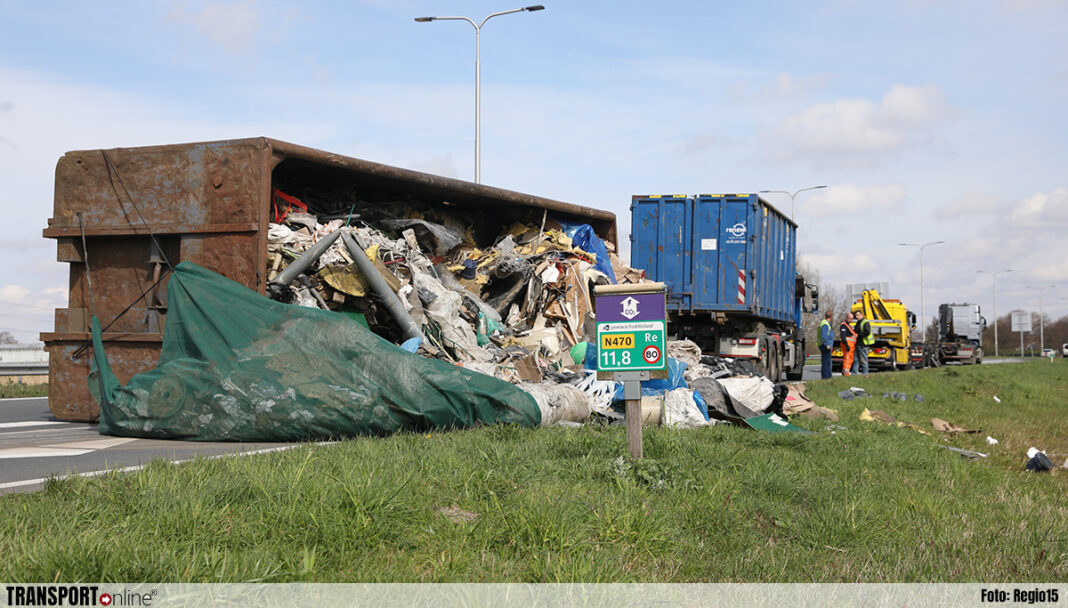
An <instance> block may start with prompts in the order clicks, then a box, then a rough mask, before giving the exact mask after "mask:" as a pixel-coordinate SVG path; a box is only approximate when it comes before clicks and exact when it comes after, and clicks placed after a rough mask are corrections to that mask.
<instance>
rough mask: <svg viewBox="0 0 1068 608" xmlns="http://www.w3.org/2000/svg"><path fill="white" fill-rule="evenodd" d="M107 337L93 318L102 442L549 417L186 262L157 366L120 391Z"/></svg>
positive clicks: (457, 370) (501, 388)
mask: <svg viewBox="0 0 1068 608" xmlns="http://www.w3.org/2000/svg"><path fill="white" fill-rule="evenodd" d="M100 333H101V332H100V323H99V321H98V320H97V319H96V317H93V320H92V336H93V350H94V352H93V362H92V368H93V369H92V372H91V374H90V379H89V385H90V389H91V390H92V391H93V395H94V397H96V399H97V401H98V402H99V403H100V432H101V433H103V434H106V435H120V436H126V437H154V438H174V439H192V440H200V441H294V440H309V439H324V438H332V437H349V436H354V435H383V434H388V433H394V432H397V431H401V430H426V429H431V428H455V427H470V426H474V425H476V424H480V423H484V424H494V423H517V424H521V425H524V426H537V425H538V423H539V422H540V420H541V414H540V412H539V410H538V406H537V404H536V403H535V402H534V400H533V398H531V397H530V396H529V395H528V394H526V393H525V392H523V391H521V390H519V389H517V388H516V387H514V386H513V385H511V384H508V383H507V382H502V381H500V380H497V379H496V378H493V377H490V376H487V375H484V374H479V373H477V372H472V371H470V370H466V369H463V368H461V367H457V366H455V365H452V364H450V363H447V362H444V361H438V360H436V359H427V358H424V357H421V356H418V355H413V354H411V353H408V352H405V351H403V350H401V349H400V348H399V347H397V346H394V345H393V344H390V343H389V342H387V341H385V340H383V339H382V338H380V337H378V336H377V335H375V334H374V333H372V332H371V331H370V330H368V329H367V328H366V327H363V326H362V325H360V324H359V323H357V322H356V321H354V320H352V319H350V318H349V317H347V316H345V315H342V314H338V313H334V312H330V311H325V310H318V309H311V308H302V307H298V306H292V305H289V304H283V303H281V302H276V301H273V300H271V299H269V298H266V297H263V296H261V295H259V294H257V293H255V292H253V291H251V290H249V289H248V288H246V287H244V286H242V285H240V284H238V283H236V282H234V281H231V280H230V279H227V278H226V277H223V276H221V275H218V274H215V273H213V272H211V271H208V270H205V269H203V268H201V267H199V266H197V265H195V264H191V263H189V262H183V263H181V264H179V265H178V266H176V267H175V269H174V273H173V274H172V275H171V277H170V282H169V285H168V288H167V324H166V327H165V330H164V335H163V351H162V353H161V355H160V359H159V365H158V367H157V368H156V369H153V370H151V371H147V372H144V373H141V374H138V375H136V376H134V377H133V378H132V379H131V380H130V382H129V384H127V385H126V386H120V384H119V382H118V380H117V379H116V378H115V375H114V374H113V373H112V371H111V368H110V366H109V365H108V362H107V357H106V356H105V353H104V348H103V344H102V341H101V335H100Z"/></svg>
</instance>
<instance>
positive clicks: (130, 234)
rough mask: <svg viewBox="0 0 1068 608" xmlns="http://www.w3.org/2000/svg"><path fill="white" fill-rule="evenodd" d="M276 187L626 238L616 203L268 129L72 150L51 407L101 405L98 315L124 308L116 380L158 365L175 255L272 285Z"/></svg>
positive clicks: (258, 286)
mask: <svg viewBox="0 0 1068 608" xmlns="http://www.w3.org/2000/svg"><path fill="white" fill-rule="evenodd" d="M275 187H285V188H287V189H290V190H292V189H294V188H295V189H302V188H304V187H309V188H315V189H316V190H317V191H319V192H330V191H335V192H337V193H338V194H339V196H340V195H341V193H351V192H358V193H359V197H360V199H361V200H364V201H402V200H419V201H421V202H424V203H430V204H434V205H446V206H454V207H456V208H459V209H468V210H472V209H481V210H483V211H486V210H490V209H492V211H493V212H492V213H489V214H486V215H487V216H488V217H497V218H500V220H501V221H502V222H504V221H510V220H511V219H512V218H514V217H515V216H516V214H517V212H523V211H532V210H533V211H537V210H547V211H548V212H550V213H552V215H553V217H556V218H561V219H569V220H572V221H576V220H578V221H583V222H585V223H588V224H590V225H591V226H593V228H594V230H595V231H596V232H597V233H598V235H600V236H601V237H602V238H604V239H606V240H609V241H612V242H613V243H615V242H616V240H617V235H616V217H615V214H613V213H610V212H607V211H602V210H597V209H592V208H589V207H583V206H579V205H574V204H570V203H565V202H561V201H556V200H552V199H547V198H542V197H538V196H533V195H530V194H523V193H520V192H513V191H510V190H503V189H500V188H493V187H490V186H484V185H480V184H474V183H471V182H465V181H461V180H456V179H450V178H446V177H441V176H437V175H431V174H427V173H421V172H418V171H411V170H407V169H401V168H398V167H392V166H388V165H383V164H379V163H374V162H370V161H366V160H360V159H356V158H350V157H346V156H341V155H339V154H331V153H329V152H323V151H321V150H315V149H312V148H307V147H304V146H298V145H295V144H290V143H286V142H282V141H277V140H273V139H268V138H263V137H258V138H253V139H238V140H231V141H218V142H207V143H190V144H175V145H166V146H151V147H143V148H118V149H113V150H89V151H77V152H68V153H66V154H65V155H63V157H62V158H61V159H60V160H59V162H58V164H57V165H56V191H55V204H54V209H53V217H52V218H51V219H49V221H48V227H47V228H45V230H44V236H45V237H47V238H54V239H56V240H57V244H58V260H59V261H60V262H67V263H68V264H70V285H69V287H70V296H69V302H68V306H67V308H59V309H56V314H55V330H54V331H53V332H48V333H43V334H41V339H42V340H43V341H44V343H45V348H46V350H47V351H48V353H49V375H50V378H51V379H50V382H49V389H48V391H49V394H48V401H49V407H50V408H51V410H52V413H53V414H54V415H55V416H56V418H59V419H60V420H72V421H89V420H94V419H96V418H97V417H98V416H99V408H98V406H97V404H96V401H95V400H94V399H93V397H92V396H91V395H90V393H89V386H88V382H87V377H88V374H89V359H90V356H91V354H92V349H91V347H89V346H87V342H88V340H89V319H90V317H91V315H93V314H95V315H96V316H97V317H98V318H99V319H100V322H101V324H103V325H105V326H106V325H108V324H109V323H111V322H112V321H113V320H114V319H116V317H118V320H116V321H114V322H113V323H112V324H111V326H110V327H108V328H107V329H106V331H105V332H104V334H103V339H104V344H105V347H106V348H107V352H108V359H109V361H110V362H111V366H112V369H113V370H114V372H115V374H116V376H118V379H119V381H120V382H123V383H126V382H128V381H129V379H130V378H131V377H132V376H134V375H135V374H137V373H139V372H142V371H145V370H148V369H151V368H153V367H155V365H156V362H157V360H158V359H159V353H160V349H161V347H162V343H163V327H164V324H165V322H166V316H167V313H166V290H167V280H166V278H167V276H168V275H169V273H168V272H167V263H168V262H169V263H170V264H177V263H178V262H181V261H190V262H194V263H196V264H199V265H200V266H203V267H205V268H208V269H210V270H213V271H215V272H218V273H220V274H222V275H225V276H227V277H229V278H231V279H233V280H235V281H237V282H239V283H241V284H243V285H245V286H247V287H249V288H251V289H254V290H257V291H259V292H260V293H265V289H266V276H267V267H266V265H267V228H268V223H269V222H270V218H271V193H272V190H273V188H275ZM348 195H349V196H351V194H348ZM87 269H88V271H89V272H87ZM161 277H162V280H160V281H159V282H158V284H157V285H155V287H153V285H154V284H155V283H156V282H157V279H160V278H161ZM127 308H129V309H128V310H126V309H127ZM124 310H126V312H125V314H121V313H123V311H124ZM120 314H121V316H120Z"/></svg>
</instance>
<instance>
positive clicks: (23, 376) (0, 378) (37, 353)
mask: <svg viewBox="0 0 1068 608" xmlns="http://www.w3.org/2000/svg"><path fill="white" fill-rule="evenodd" d="M9 382H21V383H22V384H45V383H47V382H48V353H46V352H45V349H44V344H0V384H7V383H9Z"/></svg>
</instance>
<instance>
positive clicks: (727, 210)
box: [720, 198, 756, 310]
mask: <svg viewBox="0 0 1068 608" xmlns="http://www.w3.org/2000/svg"><path fill="white" fill-rule="evenodd" d="M722 209H723V211H722V213H723V215H722V217H721V220H720V225H721V226H722V232H721V233H720V239H721V240H722V241H723V255H722V257H721V260H722V261H723V263H722V264H721V265H720V272H721V273H722V276H723V304H724V305H725V307H727V308H728V309H730V310H748V309H749V308H750V306H751V303H752V301H753V292H754V290H755V287H756V286H755V285H754V284H753V276H752V274H751V273H750V272H749V271H750V270H752V269H751V268H750V264H751V260H749V259H748V258H747V254H748V253H749V239H750V237H751V232H752V226H750V211H749V201H748V199H737V198H730V199H724V200H723V207H722Z"/></svg>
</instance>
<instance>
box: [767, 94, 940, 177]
mask: <svg viewBox="0 0 1068 608" xmlns="http://www.w3.org/2000/svg"><path fill="white" fill-rule="evenodd" d="M954 113H955V110H954V109H953V108H951V107H950V106H949V105H948V104H947V103H946V101H945V97H944V95H943V93H942V91H941V89H939V88H938V86H936V85H933V84H928V85H925V86H922V87H911V86H907V85H902V84H896V85H894V86H893V87H891V89H890V90H889V91H888V92H887V93H886V95H884V96H883V98H882V100H881V101H880V102H879V103H876V102H874V101H871V100H868V99H845V100H840V101H835V102H831V103H824V104H819V105H815V106H812V107H810V108H808V109H806V110H803V111H801V112H799V113H796V114H792V115H789V116H785V117H783V118H782V119H781V120H779V122H778V123H777V124H776V125H775V126H774V127H772V128H771V129H770V131H769V132H768V136H769V142H770V148H769V155H770V156H771V158H772V159H773V160H778V161H791V160H801V159H807V160H811V161H814V162H816V163H817V164H820V163H829V162H838V163H846V164H852V165H858V166H874V165H876V164H878V162H879V160H880V159H881V158H882V157H883V156H885V155H887V154H890V153H893V152H898V151H901V150H904V149H907V148H909V147H913V146H917V145H920V144H921V143H923V142H924V141H926V140H927V139H929V134H930V132H931V131H932V130H933V129H934V128H935V127H937V126H938V124H939V123H940V122H942V121H943V120H945V119H947V118H949V117H951V116H953V114H954Z"/></svg>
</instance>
